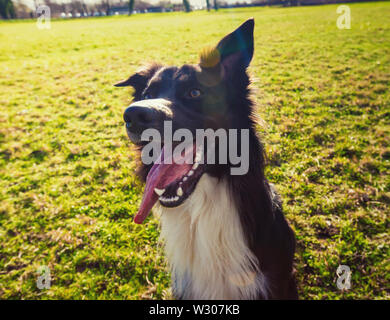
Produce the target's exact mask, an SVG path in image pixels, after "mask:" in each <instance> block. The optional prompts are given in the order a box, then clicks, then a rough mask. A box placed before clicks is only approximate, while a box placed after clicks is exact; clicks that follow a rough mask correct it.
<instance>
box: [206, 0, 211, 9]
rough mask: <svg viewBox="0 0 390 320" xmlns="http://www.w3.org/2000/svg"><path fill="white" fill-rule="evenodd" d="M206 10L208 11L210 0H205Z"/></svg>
mask: <svg viewBox="0 0 390 320" xmlns="http://www.w3.org/2000/svg"><path fill="white" fill-rule="evenodd" d="M206 6H207V11H210V0H206Z"/></svg>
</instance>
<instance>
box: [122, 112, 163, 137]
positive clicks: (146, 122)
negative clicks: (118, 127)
mask: <svg viewBox="0 0 390 320" xmlns="http://www.w3.org/2000/svg"><path fill="white" fill-rule="evenodd" d="M123 119H124V120H125V122H126V128H127V130H128V131H130V132H132V133H137V134H141V133H142V131H144V130H145V129H148V128H153V127H155V126H156V124H157V122H158V119H159V115H158V112H157V111H156V110H154V109H153V108H149V107H141V106H136V105H131V106H130V107H128V108H127V109H126V110H125V113H124V114H123Z"/></svg>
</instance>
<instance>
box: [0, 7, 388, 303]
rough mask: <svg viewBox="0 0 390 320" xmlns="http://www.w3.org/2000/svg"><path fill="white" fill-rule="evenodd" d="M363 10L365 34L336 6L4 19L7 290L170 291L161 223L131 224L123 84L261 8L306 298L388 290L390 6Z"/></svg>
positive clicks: (270, 112)
mask: <svg viewBox="0 0 390 320" xmlns="http://www.w3.org/2000/svg"><path fill="white" fill-rule="evenodd" d="M350 7H351V12H352V29H351V30H339V29H337V27H336V19H337V14H336V8H337V6H318V7H297V8H271V9H270V8H256V9H254V8H250V9H239V10H220V11H219V12H218V13H215V12H212V13H207V12H195V13H190V14H185V13H169V14H148V15H136V16H132V17H127V16H126V17H125V16H121V17H107V18H99V19H95V18H91V19H80V20H69V21H52V23H51V30H39V29H37V28H36V25H35V22H4V23H0V41H1V42H0V43H1V45H0V71H1V72H0V143H1V144H0V176H1V179H0V197H1V198H0V200H1V203H0V239H1V240H0V298H1V299H9V298H12V299H19V298H24V299H32V298H42V299H47V298H59V299H74V298H83V299H84V298H85V299H103V298H110V299H140V298H170V297H171V294H170V292H169V282H170V276H169V272H168V267H167V265H166V262H165V259H164V256H163V251H162V248H161V245H159V244H158V237H159V229H158V219H157V218H156V217H153V216H151V217H150V218H148V220H147V222H146V223H145V224H143V225H136V224H134V223H133V222H132V219H133V217H134V214H135V213H136V211H137V208H138V205H139V201H140V198H141V192H142V185H141V183H140V182H139V181H138V180H137V179H136V177H135V175H134V170H135V164H134V163H132V161H131V160H132V153H131V151H130V148H129V147H130V143H129V141H128V139H127V137H126V134H125V130H124V127H123V120H122V113H123V110H124V109H125V107H126V106H127V105H128V104H129V103H130V101H131V99H130V93H131V91H130V89H118V88H114V87H113V86H112V85H113V84H114V83H115V82H117V81H119V80H121V79H123V78H125V77H127V76H129V75H130V74H131V73H132V72H134V71H135V70H136V69H137V68H138V67H139V66H140V65H141V64H142V63H144V62H147V61H153V60H156V61H159V62H163V63H165V64H169V65H171V64H175V65H180V64H183V63H196V62H197V61H198V52H199V51H200V49H201V48H203V47H204V46H207V45H213V44H215V43H216V42H217V41H218V40H219V39H220V38H221V37H222V36H224V35H225V34H226V33H227V32H229V31H232V30H233V29H234V28H235V27H237V26H238V25H239V24H240V23H242V22H243V21H244V20H245V19H247V18H249V17H251V16H253V17H254V18H255V21H256V27H255V56H254V60H253V61H252V65H251V67H250V68H249V72H250V74H251V75H252V76H253V78H254V84H253V87H254V89H255V97H256V101H257V105H258V113H259V115H260V117H261V118H262V119H263V120H264V122H265V125H264V126H262V127H259V131H260V133H261V135H262V136H263V139H264V141H265V143H266V148H267V153H268V157H269V167H268V168H267V176H268V177H269V179H270V181H271V182H273V183H275V184H276V186H277V189H278V190H279V191H280V193H281V195H282V198H283V201H284V208H285V212H286V216H287V218H288V220H289V222H290V223H291V225H292V227H293V229H294V230H295V232H296V235H297V240H298V250H297V254H296V259H295V261H296V269H297V279H298V286H299V293H300V297H301V298H303V299H305V298H306V299H331V298H332V299H340V298H354V299H366V298H368V299H373V298H382V299H384V298H387V299H388V298H389V291H388V289H389V288H388V284H389V280H390V278H389V277H390V270H389V260H388V259H389V242H390V239H389V234H388V230H389V203H390V180H389V169H390V165H389V159H390V148H389V140H390V138H389V137H390V120H389V119H390V108H389V102H390V94H389V89H388V88H389V87H390V73H389V70H390V69H389V60H390V41H389V39H390V20H389V16H390V3H386V2H381V3H379V2H378V3H361V4H351V5H350ZM339 264H345V265H349V266H350V268H351V270H352V288H351V290H349V291H345V292H341V291H339V290H338V289H337V287H336V283H335V281H336V278H337V277H336V269H337V267H338V265H339ZM40 265H47V266H49V267H50V270H51V276H52V286H51V288H50V289H49V290H44V291H41V290H39V289H38V288H37V286H36V278H37V273H36V270H37V268H38V267H39V266H40Z"/></svg>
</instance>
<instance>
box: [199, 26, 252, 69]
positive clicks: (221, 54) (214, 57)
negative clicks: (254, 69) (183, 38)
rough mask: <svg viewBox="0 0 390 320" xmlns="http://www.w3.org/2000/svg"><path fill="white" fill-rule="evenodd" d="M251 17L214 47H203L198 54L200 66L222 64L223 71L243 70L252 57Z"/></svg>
mask: <svg viewBox="0 0 390 320" xmlns="http://www.w3.org/2000/svg"><path fill="white" fill-rule="evenodd" d="M254 26H255V21H254V20H253V18H251V19H249V20H247V21H245V22H244V23H243V24H242V25H241V26H239V27H238V28H237V29H236V30H235V31H233V32H232V33H230V34H228V35H227V36H226V37H224V38H223V39H222V40H221V41H220V42H219V43H218V45H217V47H216V48H211V49H210V48H209V49H205V50H204V51H203V52H202V53H201V55H200V63H199V65H200V66H201V67H202V68H213V67H215V66H217V65H218V64H219V65H222V66H223V69H224V70H225V71H229V70H237V68H239V69H243V70H245V69H246V68H247V67H248V66H249V63H250V62H251V60H252V57H253V29H254Z"/></svg>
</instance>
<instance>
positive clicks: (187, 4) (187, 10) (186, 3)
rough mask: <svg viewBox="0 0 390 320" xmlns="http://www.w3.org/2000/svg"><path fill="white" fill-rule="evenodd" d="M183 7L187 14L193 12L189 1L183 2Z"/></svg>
mask: <svg viewBox="0 0 390 320" xmlns="http://www.w3.org/2000/svg"><path fill="white" fill-rule="evenodd" d="M183 6H184V10H185V11H186V12H190V11H191V5H190V2H189V1H188V0H183Z"/></svg>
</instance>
